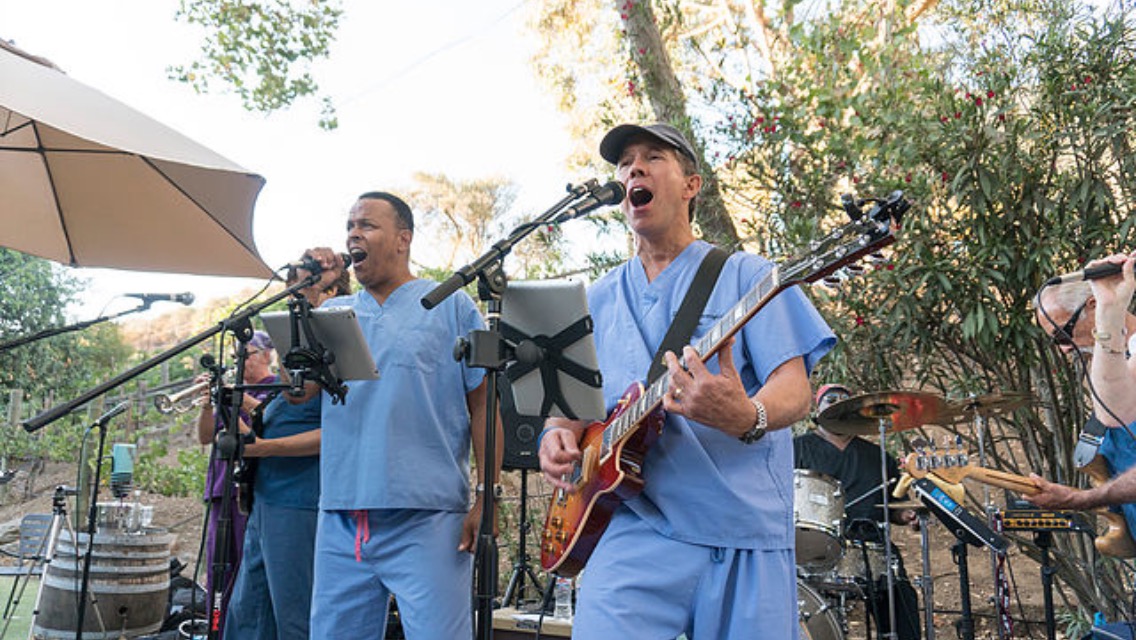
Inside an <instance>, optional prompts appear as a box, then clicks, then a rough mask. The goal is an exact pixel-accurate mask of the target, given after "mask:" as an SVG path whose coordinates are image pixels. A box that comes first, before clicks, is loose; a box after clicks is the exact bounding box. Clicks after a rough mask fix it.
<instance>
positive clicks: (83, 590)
mask: <svg viewBox="0 0 1136 640" xmlns="http://www.w3.org/2000/svg"><path fill="white" fill-rule="evenodd" d="M129 407H130V402H129V401H127V402H120V403H119V404H117V405H116V406H114V407H112V408H111V409H110V410H109V411H107V412H106V413H104V414H103V415H101V416H99V418H98V419H97V420H95V422H94V423H93V424H92V425H91V427H90V428H91V429H98V430H99V445H98V449H97V452H96V454H95V482H94V484H93V485H92V486H91V501H90V506H89V508H88V509H87V552H86V554H85V555H84V556H83V571H82V578H81V579H80V587H79V604H78V610H77V611H76V612H75V640H83V618H84V614H85V613H86V612H87V596H88V594H89V591H88V589H89V585H90V582H91V556H93V555H94V552H95V521H96V519H97V517H98V512H99V505H98V502H99V477H100V475H101V471H102V468H103V450H104V448H105V447H106V433H107V424H109V423H110V421H111V420H112V419H113V418H114V417H115V416H117V415H119V414H120V413H122V412H124V411H126V409H127V408H129ZM80 490H82V489H81V488H80ZM78 552H79V544H78V541H76V543H75V553H78ZM76 559H77V558H76ZM43 579H44V580H46V579H47V575H44V576H43ZM96 613H97V612H96Z"/></svg>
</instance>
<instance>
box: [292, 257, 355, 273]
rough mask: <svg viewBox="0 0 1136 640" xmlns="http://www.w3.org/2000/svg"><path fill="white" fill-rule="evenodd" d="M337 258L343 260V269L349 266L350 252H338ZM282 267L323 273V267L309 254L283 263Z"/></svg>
mask: <svg viewBox="0 0 1136 640" xmlns="http://www.w3.org/2000/svg"><path fill="white" fill-rule="evenodd" d="M339 259H340V260H342V261H343V268H344V269H346V268H347V267H350V266H351V254H348V253H341V254H339ZM282 268H283V269H303V270H305V271H310V272H311V273H323V267H321V266H320V263H319V262H317V261H316V259H315V258H313V257H311V256H304V257H303V258H300V259H299V260H295V261H292V262H289V263H288V264H286V265H284V266H283V267H282Z"/></svg>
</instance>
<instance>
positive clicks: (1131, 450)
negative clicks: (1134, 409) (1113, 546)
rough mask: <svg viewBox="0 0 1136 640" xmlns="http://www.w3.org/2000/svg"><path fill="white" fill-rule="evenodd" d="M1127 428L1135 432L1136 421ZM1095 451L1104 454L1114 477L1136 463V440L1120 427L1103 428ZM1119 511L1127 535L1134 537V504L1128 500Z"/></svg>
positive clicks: (1135, 507)
mask: <svg viewBox="0 0 1136 640" xmlns="http://www.w3.org/2000/svg"><path fill="white" fill-rule="evenodd" d="M1128 428H1129V429H1131V430H1133V432H1136V422H1133V423H1132V424H1130V425H1128ZM1097 453H1098V454H1100V455H1102V456H1104V459H1105V461H1106V462H1108V467H1109V472H1110V473H1111V474H1112V477H1114V478H1115V477H1116V476H1118V475H1120V474H1121V473H1124V472H1125V471H1127V470H1128V469H1131V468H1132V467H1133V466H1134V465H1136V440H1133V439H1132V436H1130V435H1128V432H1127V431H1125V430H1124V429H1122V428H1120V427H1117V428H1114V429H1105V432H1104V440H1102V441H1101V446H1100V449H1098V450H1097ZM1120 512H1121V513H1123V514H1124V520H1125V521H1126V522H1127V523H1128V535H1129V536H1131V537H1134V538H1136V504H1133V503H1131V502H1130V503H1128V504H1124V505H1121V507H1120Z"/></svg>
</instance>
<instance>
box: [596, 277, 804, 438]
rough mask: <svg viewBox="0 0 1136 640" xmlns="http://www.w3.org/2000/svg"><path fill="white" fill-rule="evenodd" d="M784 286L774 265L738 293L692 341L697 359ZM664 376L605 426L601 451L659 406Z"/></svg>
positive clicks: (713, 350)
mask: <svg viewBox="0 0 1136 640" xmlns="http://www.w3.org/2000/svg"><path fill="white" fill-rule="evenodd" d="M785 288H786V286H785V285H783V283H782V280H781V274H780V270H779V268H778V267H776V266H774V267H773V269H772V270H770V272H769V273H768V274H766V275H765V277H764V278H762V279H761V282H759V283H758V284H757V285H756V286H754V287H753V288H752V289H750V290H749V292H747V293H746V295H744V296H742V299H741V300H739V301H738V302H737V303H736V304H734V306H733V307H731V308H730V310H729V311H727V312H726V313H725V315H723V316H722V318H721V319H719V320H718V322H716V323H714V326H713V327H710V330H709V331H707V332H706V333H705V335H703V336H702V337H701V338H699V339H698V340H696V341H695V342H694V343H693V345H692V346H693V347H694V349H695V350H696V351H697V352H698V355H699V359H700V360H701V361H702V362H706V361H707V360H709V359H710V358H711V357H713V356H714V354H716V353H718V351H719V350H721V348H722V345H723V344H725V342H726V340H728V339H729V338H730V337H732V336H733V335H734V334H736V333H737V332H738V331H740V330H741V328H742V327H744V326H745V324H746V323H747V322H749V321H750V319H751V318H753V316H754V315H755V314H757V312H758V311H760V310H761V308H762V307H764V306H765V305H766V303H768V302H769V301H770V300H771V299H772V298H773V297H774V296H776V295H777V294H778V293H780V292H781V291H782V290H783V289H785ZM679 362H681V363H682V364H684V365H685V364H686V360H685V358H683V357H682V356H681V355H680V356H679ZM667 386H668V381H667V376H665V375H662V376H659V377H658V379H656V380H655V381H654V382H653V383H651V385H650V386H649V387H647V389H645V390H644V392H643V394H642V395H640V396H639V399H638V400H636V401H635V404H634V405H632V406H631V407H628V409H627V410H626V411H624V412H623V414H621V415H620V416H619V417H618V418H616V419H615V420H613V421H612V423H611V424H610V425H608V427H607V429H606V430H605V432H604V453H605V454H606V453H607V451H610V450H611V448H612V447H614V446H615V445H617V444H619V443H620V442H622V441H623V440H625V439H627V438H629V437H630V436H631V435H633V434H634V433H635V429H636V427H637V426H638V425H639V423H640V422H641V421H642V420H643V418H644V417H646V416H648V415H650V414H651V413H652V412H653V411H655V410H656V409H658V408H659V406H660V405H662V402H663V395H665V394H666V392H667Z"/></svg>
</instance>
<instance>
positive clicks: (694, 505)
mask: <svg viewBox="0 0 1136 640" xmlns="http://www.w3.org/2000/svg"><path fill="white" fill-rule="evenodd" d="M600 155H601V156H603V158H604V159H606V160H607V161H609V162H611V163H613V164H615V165H616V173H617V177H618V178H619V180H620V181H621V182H622V183H623V184H624V185H625V186H626V188H627V193H628V196H627V198H626V199H625V200H624V201H623V203H622V205H621V206H622V210H623V213H624V214H625V215H626V217H627V221H628V224H629V225H630V226H631V228H632V230H633V231H634V233H635V239H636V256H635V257H634V258H632V259H631V260H629V261H628V262H626V263H624V264H623V265H621V266H619V267H617V268H616V269H614V270H612V271H611V272H610V273H608V274H607V275H606V276H604V277H603V278H602V279H601V280H599V281H598V282H597V283H596V284H595V285H593V286H592V287H591V289H590V290H589V294H588V298H589V306H590V308H591V311H592V315H593V317H594V319H595V338H596V346H597V350H598V352H599V356H600V367H601V370H602V372H603V378H604V395H605V397H606V400H607V404H608V408H609V409H611V408H613V407H615V406H616V404H617V401H618V400H619V399H620V397H621V394H622V392H623V391H624V390H625V389H627V388H628V386H629V385H630V384H632V383H636V382H642V381H643V380H644V378H645V375H646V373H647V371H648V369H649V368H650V365H651V363H652V360H653V358H654V354H655V352H656V350H657V349H658V347H659V346H660V344H661V343H662V339H663V336H664V334H666V333H667V330H668V327H669V326H670V324H671V322H672V320H673V319H674V316H675V314H676V312H677V309H678V308H679V306H680V305H681V304H682V301H683V299H684V297H685V296H686V294H687V290H688V289H689V288H690V286H691V281H692V280H693V278H694V275H695V272H696V271H697V270H698V268H699V265H700V263H701V262H702V259H703V257H704V256H706V254H707V253H708V252H709V251H710V249H711V246H710V245H708V244H707V243H705V242H702V241H699V240H696V239H695V237H694V233H693V231H692V227H691V223H692V219H693V215H694V200H695V196H696V195H697V194H698V191H699V189H700V188H701V186H702V177H701V176H700V175H699V174H698V167H697V155H696V154H695V152H694V150H693V148H692V147H691V145H690V143H689V142H688V141H687V140H686V138H684V137H683V136H682V134H680V133H679V132H678V131H677V130H676V129H674V128H673V127H670V126H668V125H663V124H653V125H648V126H643V127H640V126H634V125H621V126H619V127H616V128H614V129H612V130H611V131H610V132H608V134H607V135H606V136H605V137H604V139H603V141H602V142H601V144H600ZM771 268H772V264H771V263H770V262H769V261H767V260H765V259H763V258H760V257H758V256H755V255H750V254H745V253H737V254H734V255H733V256H731V257H730V258H729V259H728V260H727V261H726V262H725V265H724V266H723V268H722V271H721V274H720V276H719V277H718V280H717V284H716V285H715V286H714V289H713V293H712V294H711V295H710V298H709V300H708V302H707V304H706V306H705V309H704V311H703V312H702V315H701V319H700V322H699V323H698V328H697V329H695V330H694V336H695V337H698V336H700V335H701V334H702V333H703V332H705V331H706V330H707V329H708V328H709V327H710V326H712V325H713V324H714V323H715V321H717V320H718V319H719V318H720V317H721V316H722V315H723V314H725V313H726V312H727V311H728V310H729V309H730V308H731V307H732V306H733V305H734V304H735V303H736V302H737V301H738V300H739V299H740V298H741V296H743V295H744V294H745V293H746V292H747V291H749V290H750V289H751V288H752V287H753V286H754V284H755V283H757V282H759V281H760V280H761V278H762V277H763V276H764V274H765V273H767V272H768V271H769V269H771ZM835 341H836V340H835V337H834V336H833V334H832V332H831V331H830V330H829V328H828V327H827V326H826V325H825V323H824V321H823V320H822V319H821V318H820V316H819V314H818V313H817V312H816V310H815V309H814V308H813V307H812V305H811V304H810V303H809V302H808V300H807V299H806V298H805V297H804V295H803V294H802V293H801V292H800V290H799V289H797V288H790V289H788V290H786V291H784V292H783V293H781V294H780V295H778V296H776V297H775V298H773V299H772V300H771V301H770V302H769V304H768V305H766V306H765V307H763V308H762V309H761V311H759V312H758V313H757V315H756V316H755V317H754V320H753V321H751V322H750V323H749V324H748V325H746V326H745V327H744V328H743V329H742V330H741V331H740V332H739V333H738V334H737V335H736V336H735V337H734V338H732V339H730V340H728V341H727V342H726V343H725V345H724V347H723V349H722V351H720V355H719V356H718V357H717V359H716V360H715V359H711V360H710V361H708V362H707V363H706V364H705V365H704V364H703V363H702V361H701V359H700V357H699V355H698V354H697V353H695V352H694V350H693V349H692V348H691V347H689V346H687V347H685V348H684V349H683V350H682V351H683V353H682V354H681V356H682V358H683V364H680V361H679V359H678V357H676V355H675V354H674V353H671V352H668V353H667V354H666V364H667V371H666V373H664V374H663V375H665V376H668V378H669V386H668V390H667V392H666V396H665V397H664V398H663V408H664V409H665V410H666V412H667V416H666V421H665V424H664V426H663V429H662V433H661V435H660V436H659V439H658V441H657V442H656V443H655V444H654V445H653V446H652V448H651V449H650V450H649V451H648V453H647V455H646V457H645V458H644V459H643V461H642V476H643V478H644V481H645V483H646V485H645V488H644V490H643V491H642V493H640V494H639V495H638V496H635V497H633V498H631V499H629V500H627V501H626V502H624V503H622V504H621V505H620V506H619V507H617V508H616V510H615V512H614V514H613V515H612V516H611V520H610V523H609V524H608V526H607V529H606V532H605V533H604V534H603V536H602V537H601V538H600V539H599V541H598V544H597V545H596V547H595V549H594V550H593V551H592V555H591V556H590V560H589V561H588V565H587V573H586V574H585V575H584V576H583V582H582V585H581V587H580V593H579V598H578V602H577V614H576V617H575V620H574V623H573V637H575V638H673V637H676V636H677V635H679V634H680V633H685V634H686V635H687V637H689V638H691V639H692V640H697V639H702V638H720V639H729V638H747V639H752V638H768V639H770V640H773V639H776V640H783V639H784V638H792V637H795V635H796V633H797V589H796V569H795V564H794V552H793V541H794V531H793V509H792V507H793V487H792V477H793V450H792V443H791V439H790V434H789V432H788V431H787V430H785V429H784V428H785V427H787V426H789V425H790V424H792V423H793V422H796V421H797V420H800V419H802V418H804V417H805V416H806V415H807V413H808V409H809V403H810V400H811V395H812V394H811V390H810V385H809V380H808V376H809V372H810V371H811V370H812V368H813V366H814V365H815V364H816V363H817V361H818V360H819V359H820V358H821V357H822V356H823V355H824V354H825V353H827V352H828V351H829V350H830V349H831V348H832V346H833V345H834V344H835ZM586 426H587V425H585V424H584V423H573V422H569V421H566V420H557V419H553V420H550V421H549V424H548V427H547V428H546V429H545V432H544V433H543V434H542V439H541V445H540V460H541V468H542V470H543V471H544V474H545V476H546V477H547V478H548V479H549V480H550V481H551V482H552V483H553V484H554V485H555V486H556V487H557V488H558V489H561V490H564V491H571V490H573V487H574V485H573V484H571V483H569V482H568V481H567V478H568V477H569V476H570V475H571V474H572V473H573V471H574V463H577V462H579V460H580V448H579V446H578V444H579V438H580V436H581V434H582V433H583V430H584V429H585V427H586Z"/></svg>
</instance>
